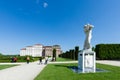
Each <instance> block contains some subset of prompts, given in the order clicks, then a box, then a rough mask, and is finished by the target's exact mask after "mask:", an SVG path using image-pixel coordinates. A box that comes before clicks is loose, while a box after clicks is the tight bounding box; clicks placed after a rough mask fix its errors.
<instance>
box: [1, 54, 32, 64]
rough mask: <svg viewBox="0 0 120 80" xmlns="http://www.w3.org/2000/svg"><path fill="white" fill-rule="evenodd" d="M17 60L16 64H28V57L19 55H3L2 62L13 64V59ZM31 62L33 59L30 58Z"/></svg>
mask: <svg viewBox="0 0 120 80" xmlns="http://www.w3.org/2000/svg"><path fill="white" fill-rule="evenodd" d="M14 57H15V58H17V61H16V62H26V56H19V55H1V56H0V62H12V58H14ZM30 61H33V58H32V57H31V56H30Z"/></svg>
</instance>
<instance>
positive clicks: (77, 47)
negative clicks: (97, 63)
mask: <svg viewBox="0 0 120 80" xmlns="http://www.w3.org/2000/svg"><path fill="white" fill-rule="evenodd" d="M78 53H79V46H76V47H75V60H77V59H78Z"/></svg>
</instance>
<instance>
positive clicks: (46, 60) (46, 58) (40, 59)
mask: <svg viewBox="0 0 120 80" xmlns="http://www.w3.org/2000/svg"><path fill="white" fill-rule="evenodd" d="M47 62H48V57H45V63H44V64H47ZM39 64H43V63H42V57H40V58H39Z"/></svg>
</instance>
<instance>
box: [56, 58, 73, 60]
mask: <svg viewBox="0 0 120 80" xmlns="http://www.w3.org/2000/svg"><path fill="white" fill-rule="evenodd" d="M56 61H73V60H72V59H67V58H60V57H59V58H57V59H56Z"/></svg>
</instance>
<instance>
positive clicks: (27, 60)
mask: <svg viewBox="0 0 120 80" xmlns="http://www.w3.org/2000/svg"><path fill="white" fill-rule="evenodd" d="M42 59H43V58H42V57H39V64H43V62H42ZM11 62H17V57H12V58H11ZM26 62H27V64H29V62H30V57H29V56H27V57H26ZM47 62H48V57H45V62H44V64H47Z"/></svg>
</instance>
